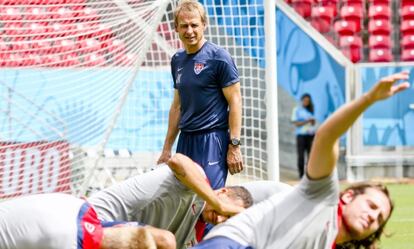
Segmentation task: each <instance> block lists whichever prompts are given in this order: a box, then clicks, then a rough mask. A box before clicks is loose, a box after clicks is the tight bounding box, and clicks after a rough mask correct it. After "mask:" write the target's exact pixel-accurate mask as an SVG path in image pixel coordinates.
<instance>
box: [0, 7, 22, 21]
mask: <svg viewBox="0 0 414 249" xmlns="http://www.w3.org/2000/svg"><path fill="white" fill-rule="evenodd" d="M0 20H2V21H8V20H22V14H21V12H20V8H19V7H16V6H1V7H0Z"/></svg>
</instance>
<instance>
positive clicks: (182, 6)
mask: <svg viewBox="0 0 414 249" xmlns="http://www.w3.org/2000/svg"><path fill="white" fill-rule="evenodd" d="M181 12H197V13H198V14H200V17H201V21H202V22H203V24H204V25H207V14H206V10H205V9H204V6H203V5H202V4H201V3H199V2H197V1H195V0H181V1H180V2H179V4H178V6H177V8H176V9H175V11H174V25H175V27H177V26H178V16H179V15H180V13H181Z"/></svg>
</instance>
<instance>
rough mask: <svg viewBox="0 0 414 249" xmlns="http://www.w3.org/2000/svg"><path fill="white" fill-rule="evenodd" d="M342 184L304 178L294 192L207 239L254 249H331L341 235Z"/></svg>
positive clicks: (280, 195) (274, 198)
mask: <svg viewBox="0 0 414 249" xmlns="http://www.w3.org/2000/svg"><path fill="white" fill-rule="evenodd" d="M338 201H339V183H338V179H337V176H336V174H333V175H332V176H330V177H327V178H324V179H322V180H317V181H313V180H309V179H308V178H307V177H306V176H304V177H303V178H302V180H301V182H300V183H299V184H298V185H297V186H295V187H294V188H292V190H291V191H283V192H281V193H278V194H275V195H273V196H272V197H270V198H269V199H267V200H264V201H262V202H260V203H258V204H256V205H254V206H253V207H251V208H249V209H247V210H246V211H244V212H243V213H241V214H238V215H236V216H234V217H232V218H231V219H229V220H227V221H226V222H225V223H223V224H220V225H217V226H216V227H215V228H213V229H212V230H211V231H210V233H208V234H207V236H206V237H205V239H210V238H213V237H216V236H224V237H227V238H230V239H233V240H234V241H237V242H238V243H240V244H241V245H243V246H251V247H253V248H254V249H274V248H277V249H323V248H326V249H328V248H329V249H330V248H331V247H332V244H333V242H334V241H335V238H336V235H337V231H338V229H337V227H338V222H337V210H338Z"/></svg>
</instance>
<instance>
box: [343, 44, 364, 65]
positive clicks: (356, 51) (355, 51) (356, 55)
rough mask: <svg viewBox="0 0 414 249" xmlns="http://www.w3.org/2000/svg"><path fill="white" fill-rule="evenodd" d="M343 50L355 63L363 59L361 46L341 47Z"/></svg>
mask: <svg viewBox="0 0 414 249" xmlns="http://www.w3.org/2000/svg"><path fill="white" fill-rule="evenodd" d="M341 52H342V53H343V54H344V55H345V56H346V57H347V58H348V59H350V60H351V61H352V62H354V63H355V62H359V61H361V57H362V56H361V48H341Z"/></svg>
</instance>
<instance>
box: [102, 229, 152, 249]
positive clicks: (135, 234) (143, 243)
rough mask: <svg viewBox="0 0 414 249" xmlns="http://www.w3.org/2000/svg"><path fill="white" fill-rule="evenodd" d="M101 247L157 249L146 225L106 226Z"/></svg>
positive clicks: (104, 248) (108, 248)
mask: <svg viewBox="0 0 414 249" xmlns="http://www.w3.org/2000/svg"><path fill="white" fill-rule="evenodd" d="M99 248H100V249H157V246H156V243H155V240H154V238H153V237H152V235H151V233H150V231H148V229H146V228H144V227H130V226H127V227H122V226H116V227H106V228H104V229H103V239H102V241H101V246H100V247H99Z"/></svg>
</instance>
